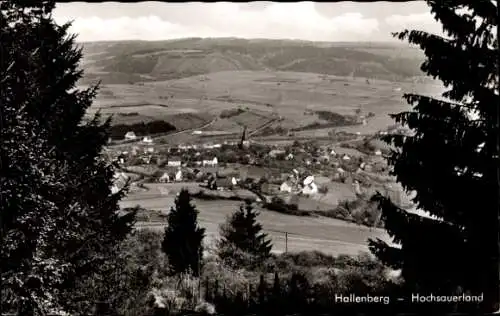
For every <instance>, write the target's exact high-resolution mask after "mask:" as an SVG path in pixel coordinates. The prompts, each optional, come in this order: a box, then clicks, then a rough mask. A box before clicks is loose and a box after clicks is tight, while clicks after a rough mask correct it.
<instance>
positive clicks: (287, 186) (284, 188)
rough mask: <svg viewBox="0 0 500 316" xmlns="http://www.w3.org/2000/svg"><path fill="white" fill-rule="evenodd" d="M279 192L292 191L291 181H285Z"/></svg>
mask: <svg viewBox="0 0 500 316" xmlns="http://www.w3.org/2000/svg"><path fill="white" fill-rule="evenodd" d="M280 191H281V192H287V193H292V183H291V181H285V182H283V183H282V184H281V186H280Z"/></svg>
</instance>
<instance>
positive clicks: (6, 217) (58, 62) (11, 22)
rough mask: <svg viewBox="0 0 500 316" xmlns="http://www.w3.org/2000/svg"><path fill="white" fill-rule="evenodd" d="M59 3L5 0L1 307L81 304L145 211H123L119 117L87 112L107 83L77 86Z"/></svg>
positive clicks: (32, 309)
mask: <svg viewBox="0 0 500 316" xmlns="http://www.w3.org/2000/svg"><path fill="white" fill-rule="evenodd" d="M54 6H55V1H43V2H41V1H40V2H39V3H38V4H34V2H27V3H25V2H24V1H2V2H0V14H1V18H0V37H1V39H2V40H1V42H2V45H0V46H1V47H0V50H1V56H2V58H0V73H1V74H2V75H1V79H0V80H1V83H0V110H1V117H0V120H1V122H0V123H1V125H0V129H1V133H2V137H0V139H1V140H0V146H1V148H0V159H1V168H2V172H1V176H0V188H1V191H2V194H1V200H0V203H1V206H0V229H1V230H0V280H1V284H0V291H1V293H0V294H1V295H0V309H1V310H0V312H1V313H3V312H15V313H18V314H22V315H39V314H43V313H54V312H56V311H61V310H65V311H69V312H71V311H74V310H76V309H78V308H76V307H75V304H74V303H75V302H74V300H72V298H74V297H75V295H77V294H78V292H79V291H80V290H82V282H83V281H84V280H85V279H86V278H87V277H88V276H89V275H95V274H97V275H100V277H101V279H104V274H105V273H107V271H103V270H102V269H101V268H102V267H103V265H102V264H103V263H104V262H106V261H107V260H109V259H110V258H113V257H114V256H115V254H116V250H117V249H118V245H119V244H120V242H121V241H122V240H124V238H125V237H126V236H127V235H128V233H129V232H130V231H131V229H132V226H133V224H134V219H135V214H134V213H128V214H125V215H123V216H122V215H121V214H120V213H119V212H118V210H119V206H118V201H119V200H120V199H121V198H122V196H123V194H124V193H125V190H126V187H125V188H124V189H123V190H121V191H120V192H118V193H116V194H112V192H111V185H112V183H113V174H114V172H115V165H114V164H110V163H109V162H108V161H106V160H105V159H104V157H102V155H101V151H102V148H103V146H104V145H105V144H106V142H107V140H108V138H109V125H110V120H106V121H105V122H104V123H102V122H101V118H100V116H99V115H96V116H94V117H91V118H90V119H89V120H87V121H84V120H83V118H84V115H85V113H86V110H87V109H88V108H89V107H90V106H91V105H92V101H93V99H94V97H95V95H96V92H97V89H98V87H97V86H93V87H91V88H89V89H85V90H80V89H75V86H76V83H77V81H78V80H79V79H80V78H81V76H82V71H80V70H78V63H79V61H80V59H81V57H82V53H81V49H79V48H76V47H75V41H74V39H75V37H74V36H68V35H67V30H68V28H69V26H70V24H65V25H62V26H58V25H56V24H55V23H54V21H53V19H52V17H51V15H50V14H51V12H52V10H53V9H54ZM84 300H85V298H84ZM86 300H87V302H88V304H87V305H88V306H91V305H95V302H94V301H92V300H90V299H88V298H86ZM78 311H79V312H81V311H82V309H80V310H78Z"/></svg>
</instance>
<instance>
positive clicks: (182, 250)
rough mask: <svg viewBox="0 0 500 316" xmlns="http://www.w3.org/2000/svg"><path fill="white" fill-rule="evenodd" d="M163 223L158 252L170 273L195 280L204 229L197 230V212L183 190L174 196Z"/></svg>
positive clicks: (200, 256)
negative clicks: (191, 276) (162, 234)
mask: <svg viewBox="0 0 500 316" xmlns="http://www.w3.org/2000/svg"><path fill="white" fill-rule="evenodd" d="M167 222H168V225H167V227H166V228H165V235H164V239H163V242H162V250H163V252H164V253H165V254H166V255H167V257H168V262H169V264H170V267H171V269H172V273H173V274H180V273H186V272H190V273H192V274H193V275H194V276H199V275H200V271H199V268H200V265H201V259H202V254H203V238H204V236H205V229H204V228H200V227H199V226H198V210H197V209H196V207H195V206H194V205H193V204H192V203H191V195H190V194H189V191H187V190H186V189H182V190H181V191H180V193H179V194H178V195H177V197H176V199H175V207H172V209H171V210H170V213H169V214H168V219H167Z"/></svg>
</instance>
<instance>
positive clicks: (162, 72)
mask: <svg viewBox="0 0 500 316" xmlns="http://www.w3.org/2000/svg"><path fill="white" fill-rule="evenodd" d="M82 45H83V48H84V61H83V64H82V66H83V68H84V69H85V71H86V76H85V78H84V79H83V80H82V81H83V82H82V83H87V82H88V81H89V79H91V80H95V79H97V78H98V79H101V80H102V81H103V83H107V84H110V83H134V82H138V81H148V80H165V79H177V78H182V77H188V76H193V75H202V74H208V73H213V72H218V71H237V70H260V71H262V70H268V71H292V72H309V73H318V74H328V75H337V76H354V77H367V78H373V79H385V80H394V81H399V80H409V79H411V78H412V77H418V76H421V75H422V73H421V71H420V64H421V63H422V61H423V55H422V53H421V51H419V50H418V49H416V48H410V47H408V46H404V45H402V44H400V43H394V44H393V43H325V42H307V41H293V40H265V39H263V40H246V39H234V38H222V39H221V38H209V39H202V38H187V39H179V40H168V41H155V42H148V41H116V42H88V43H82Z"/></svg>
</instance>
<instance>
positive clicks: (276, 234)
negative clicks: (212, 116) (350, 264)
mask: <svg viewBox="0 0 500 316" xmlns="http://www.w3.org/2000/svg"><path fill="white" fill-rule="evenodd" d="M147 186H148V187H149V188H150V190H148V191H136V192H134V193H131V194H129V195H128V196H127V197H126V198H125V199H124V200H122V202H121V204H120V205H121V207H122V208H124V207H134V206H136V205H138V204H139V205H141V206H142V207H144V208H147V209H152V210H160V211H163V212H168V210H169V209H170V208H171V207H172V206H173V205H174V199H175V194H176V193H177V192H178V191H179V190H180V189H181V188H183V187H185V188H188V189H190V190H195V191H196V190H198V189H199V187H198V185H197V184H189V183H175V184H147ZM193 203H194V204H195V205H196V206H197V209H198V210H199V211H200V213H199V215H198V220H199V223H200V226H201V227H204V228H206V230H207V236H208V238H207V239H208V240H207V241H208V242H209V243H213V241H214V239H215V238H217V237H218V229H219V225H220V224H222V223H223V222H224V221H225V219H226V217H227V216H229V215H230V214H231V213H233V212H234V211H235V210H237V209H238V208H239V206H240V205H241V202H239V201H227V200H216V201H207V200H194V201H193ZM259 211H260V215H259V221H260V222H261V223H262V225H263V227H264V231H265V232H266V233H268V234H269V236H270V237H271V238H272V241H273V244H274V251H276V252H284V251H285V232H287V233H288V243H287V247H288V251H294V252H295V251H304V250H320V251H322V252H325V253H328V254H332V255H338V254H357V253H359V252H360V251H368V247H367V239H368V238H381V239H383V240H389V236H388V235H387V233H386V232H385V231H383V230H380V229H375V228H368V227H364V226H359V225H356V224H352V223H348V222H345V221H341V220H336V219H332V218H326V217H298V216H293V215H287V214H281V213H277V212H273V211H268V210H263V209H259ZM137 227H138V228H147V229H155V230H163V228H164V227H165V224H163V223H147V222H139V223H137Z"/></svg>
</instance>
